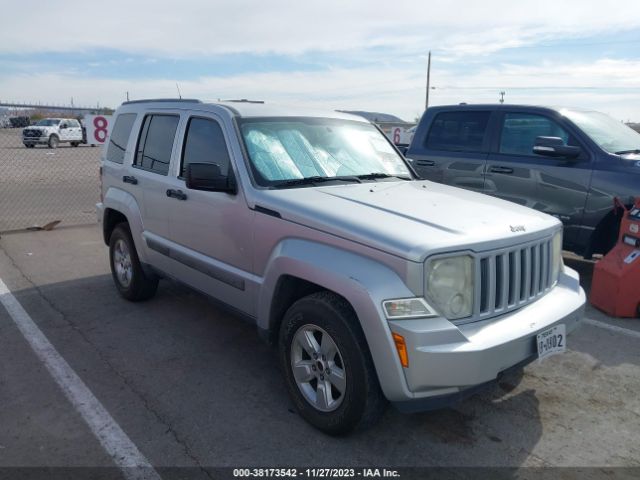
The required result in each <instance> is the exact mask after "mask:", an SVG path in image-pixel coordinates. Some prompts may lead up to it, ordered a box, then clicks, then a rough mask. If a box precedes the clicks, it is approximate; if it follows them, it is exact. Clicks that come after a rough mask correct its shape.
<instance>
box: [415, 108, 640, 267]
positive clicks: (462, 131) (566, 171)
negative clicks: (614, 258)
mask: <svg viewBox="0 0 640 480" xmlns="http://www.w3.org/2000/svg"><path fill="white" fill-rule="evenodd" d="M406 155H407V157H408V158H409V159H411V163H412V165H413V166H414V168H415V169H416V171H417V172H418V174H419V175H420V176H421V177H422V178H425V179H429V180H433V181H435V182H440V183H446V184H448V185H453V186H456V187H461V188H466V189H470V190H475V191H478V192H482V193H486V194H489V195H494V196H496V197H500V198H503V199H505V200H510V201H512V202H515V203H518V204H520V205H526V206H528V207H531V208H535V209H537V210H540V211H543V212H545V213H548V214H550V215H553V216H555V217H557V218H559V219H560V220H561V221H562V223H563V224H564V248H565V249H567V250H571V251H573V252H576V253H578V254H580V255H583V256H584V257H585V258H591V256H592V255H593V254H594V253H606V252H608V251H609V250H610V249H611V248H612V247H613V245H614V244H615V241H616V237H617V233H618V229H619V222H620V219H619V217H618V216H617V215H616V213H615V212H614V210H613V198H614V197H619V198H620V200H621V201H622V202H623V203H625V204H627V205H628V206H631V204H632V203H633V197H635V196H640V134H638V133H637V132H635V131H634V130H632V129H631V128H629V127H627V126H626V125H624V124H622V123H620V122H618V121H616V120H614V119H613V118H611V117H609V116H607V115H605V114H603V113H599V112H595V111H588V110H579V109H570V108H567V109H564V108H545V107H536V106H524V105H465V104H461V105H453V106H441V107H432V108H429V109H428V110H427V111H426V112H425V114H424V115H423V117H422V119H421V120H420V123H419V125H418V127H417V129H416V132H415V135H414V137H413V140H412V142H411V145H410V146H409V148H408V150H407V153H406Z"/></svg>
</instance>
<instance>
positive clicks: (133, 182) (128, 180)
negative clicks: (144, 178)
mask: <svg viewBox="0 0 640 480" xmlns="http://www.w3.org/2000/svg"><path fill="white" fill-rule="evenodd" d="M122 181H123V182H124V183H130V184H131V185H137V184H138V179H137V178H136V177H132V176H131V175H125V176H124V177H122Z"/></svg>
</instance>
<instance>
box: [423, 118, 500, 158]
mask: <svg viewBox="0 0 640 480" xmlns="http://www.w3.org/2000/svg"><path fill="white" fill-rule="evenodd" d="M490 115H491V112H469V111H467V112H443V113H439V114H438V115H436V118H435V119H434V121H433V124H432V125H431V129H430V130H429V135H428V136H427V148H430V149H433V150H447V151H452V152H481V151H482V145H483V142H484V135H485V132H486V131H487V125H488V123H489V117H490Z"/></svg>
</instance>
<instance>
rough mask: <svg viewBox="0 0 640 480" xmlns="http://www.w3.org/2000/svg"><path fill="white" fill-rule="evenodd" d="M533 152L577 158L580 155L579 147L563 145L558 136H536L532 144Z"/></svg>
mask: <svg viewBox="0 0 640 480" xmlns="http://www.w3.org/2000/svg"><path fill="white" fill-rule="evenodd" d="M533 153H537V154H538V155H544V156H545V157H564V158H569V159H574V158H577V157H578V156H579V155H580V147H575V146H573V145H565V143H564V140H562V139H561V138H560V137H536V142H535V144H534V145H533Z"/></svg>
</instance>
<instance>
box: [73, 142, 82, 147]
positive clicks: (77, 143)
mask: <svg viewBox="0 0 640 480" xmlns="http://www.w3.org/2000/svg"><path fill="white" fill-rule="evenodd" d="M78 145H80V142H71V146H72V147H77V146H78Z"/></svg>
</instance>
